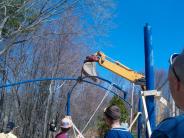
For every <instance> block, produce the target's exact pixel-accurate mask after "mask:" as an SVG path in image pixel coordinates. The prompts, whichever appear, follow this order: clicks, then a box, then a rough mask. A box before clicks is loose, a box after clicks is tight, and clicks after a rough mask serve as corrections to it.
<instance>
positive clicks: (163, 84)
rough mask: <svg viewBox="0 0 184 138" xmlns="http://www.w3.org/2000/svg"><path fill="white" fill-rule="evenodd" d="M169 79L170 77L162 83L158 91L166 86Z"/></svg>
mask: <svg viewBox="0 0 184 138" xmlns="http://www.w3.org/2000/svg"><path fill="white" fill-rule="evenodd" d="M167 81H168V78H167V79H166V80H165V81H164V82H163V83H162V85H160V86H159V87H158V88H157V90H158V91H159V90H161V89H162V87H164V86H165V84H166V83H167Z"/></svg>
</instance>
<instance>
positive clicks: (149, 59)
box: [144, 24, 155, 130]
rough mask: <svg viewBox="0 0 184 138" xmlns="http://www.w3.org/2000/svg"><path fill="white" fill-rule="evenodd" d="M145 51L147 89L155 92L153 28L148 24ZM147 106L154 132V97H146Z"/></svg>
mask: <svg viewBox="0 0 184 138" xmlns="http://www.w3.org/2000/svg"><path fill="white" fill-rule="evenodd" d="M144 50H145V77H146V89H147V90H153V89H154V65H153V64H154V63H153V48H152V36H151V26H149V25H148V24H146V25H145V26H144ZM146 105H147V110H148V118H149V121H150V125H151V129H152V130H153V129H154V128H155V102H154V96H148V97H146Z"/></svg>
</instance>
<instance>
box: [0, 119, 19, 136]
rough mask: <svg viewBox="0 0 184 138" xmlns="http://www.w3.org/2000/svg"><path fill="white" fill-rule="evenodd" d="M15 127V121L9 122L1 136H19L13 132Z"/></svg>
mask: <svg viewBox="0 0 184 138" xmlns="http://www.w3.org/2000/svg"><path fill="white" fill-rule="evenodd" d="M14 128H15V124H14V123H13V122H8V124H7V126H6V129H5V132H3V133H0V138H17V136H15V135H14V134H13V131H14Z"/></svg>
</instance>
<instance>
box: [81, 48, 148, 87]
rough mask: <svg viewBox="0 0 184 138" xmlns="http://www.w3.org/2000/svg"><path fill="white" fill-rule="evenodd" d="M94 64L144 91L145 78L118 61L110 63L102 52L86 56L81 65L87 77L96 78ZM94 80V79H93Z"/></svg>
mask: <svg viewBox="0 0 184 138" xmlns="http://www.w3.org/2000/svg"><path fill="white" fill-rule="evenodd" d="M95 62H97V63H98V64H99V65H100V66H102V67H104V68H106V69H108V70H110V71H112V72H113V73H115V74H117V75H119V76H121V77H123V78H125V79H127V80H129V81H130V82H132V83H134V84H136V85H140V86H141V87H142V88H144V89H145V76H144V75H143V74H141V73H138V72H136V71H133V70H132V69H130V68H128V67H126V66H125V65H123V64H121V63H120V62H118V61H111V60H110V58H108V57H107V56H106V55H105V54H104V53H103V52H101V51H99V52H96V53H95V54H93V55H91V56H87V57H86V60H85V61H84V65H83V73H84V74H87V75H89V76H97V75H96V74H97V73H96V69H95V67H96V66H95V64H94V63H95ZM93 79H94V78H93Z"/></svg>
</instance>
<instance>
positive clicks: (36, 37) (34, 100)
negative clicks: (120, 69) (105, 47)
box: [0, 0, 115, 138]
mask: <svg viewBox="0 0 184 138" xmlns="http://www.w3.org/2000/svg"><path fill="white" fill-rule="evenodd" d="M114 6H115V3H114V2H112V1H109V0H107V1H104V0H98V1H97V0H85V1H83V0H71V1H66V0H20V1H19V0H17V1H13V0H1V1H0V58H1V60H0V75H1V76H0V77H1V84H6V83H13V82H19V81H23V80H30V79H36V78H46V77H78V76H79V75H80V71H81V67H82V63H83V59H84V58H85V56H86V55H87V54H88V53H89V51H91V50H92V48H95V47H96V46H98V45H99V42H97V41H96V38H97V37H99V36H100V37H99V38H102V36H103V35H105V34H106V33H107V30H108V29H109V23H111V18H112V17H113V9H114V8H115V7H114ZM92 46H93V47H92ZM72 85H73V82H72V81H42V82H37V83H28V84H24V85H17V86H14V87H10V88H3V89H1V90H0V92H1V95H0V96H1V97H0V113H1V116H0V122H1V124H0V128H1V130H3V129H4V128H5V125H6V123H7V122H8V121H13V122H15V124H16V126H17V129H16V134H17V135H18V137H21V138H24V137H30V138H36V137H38V138H46V137H51V136H52V135H51V134H50V132H49V130H48V124H49V122H50V121H52V120H53V119H54V120H56V122H57V124H58V125H59V123H60V120H61V118H62V117H63V116H64V115H65V110H64V109H65V104H66V93H67V92H68V90H69V89H70V88H71V86H72ZM93 91H95V93H94V92H93ZM96 91H99V93H97V92H96ZM103 94H104V93H103V92H102V91H100V90H96V89H95V88H92V87H91V86H89V87H86V85H83V84H82V85H81V86H78V87H77V88H76V89H75V90H74V92H73V96H72V103H71V104H72V111H73V115H74V121H75V122H76V124H78V125H79V128H81V127H83V126H82V125H83V123H84V122H85V121H86V120H87V119H88V117H89V114H90V113H91V112H92V111H93V109H94V107H95V105H96V104H94V103H95V101H96V100H98V99H99V98H101V96H103ZM86 98H87V99H89V101H86ZM91 103H93V104H91ZM81 110H86V112H81ZM87 110H88V111H87ZM81 117H83V121H81V119H80V118H81Z"/></svg>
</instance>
